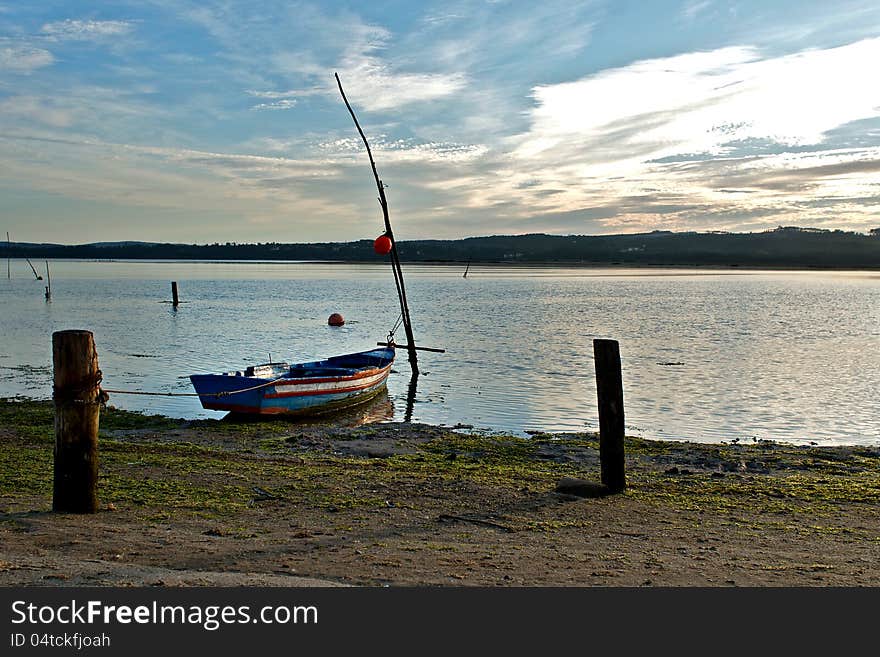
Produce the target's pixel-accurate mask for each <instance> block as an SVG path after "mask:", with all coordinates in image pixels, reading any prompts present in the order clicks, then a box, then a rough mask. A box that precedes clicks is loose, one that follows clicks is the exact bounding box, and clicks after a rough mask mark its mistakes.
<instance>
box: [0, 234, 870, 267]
mask: <svg viewBox="0 0 880 657" xmlns="http://www.w3.org/2000/svg"><path fill="white" fill-rule="evenodd" d="M397 247H398V252H399V253H400V257H401V260H403V261H405V262H426V263H427V262H437V263H444V262H445V263H451V262H460V263H465V262H473V263H479V262H482V263H514V264H539V263H550V264H552V263H558V264H566V265H629V266H672V265H680V266H733V267H736V266H740V267H788V268H790V267H818V268H880V229H874V230H872V231H871V232H870V233H869V234H867V235H865V234H862V233H854V232H847V231H840V230H835V231H828V230H820V229H813V228H791V227H788V228H786V227H781V228H777V229H775V230H770V231H766V232H760V233H724V232H713V233H694V232H684V233H673V232H669V231H654V232H651V233H639V234H627V235H544V234H532V235H494V236H491V237H468V238H465V239H459V240H410V241H404V242H399V243H398V245H397ZM10 256H11V257H28V258H86V259H94V258H100V259H108V258H111V259H149V260H160V259H173V260H319V261H344V262H381V261H382V260H384V257H382V256H377V255H376V254H375V253H374V252H373V244H372V241H371V240H359V241H356V242H324V243H316V244H282V243H275V242H268V243H260V244H236V243H231V242H228V243H225V244H219V243H215V244H201V245H200V244H161V243H155V242H100V243H96V244H80V245H61V244H16V243H13V244H12V246H11V247H8V246H7V245H6V244H0V257H10Z"/></svg>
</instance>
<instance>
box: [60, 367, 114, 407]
mask: <svg viewBox="0 0 880 657" xmlns="http://www.w3.org/2000/svg"><path fill="white" fill-rule="evenodd" d="M102 380H103V374H102V372H101V370H97V371H95V372H94V373H93V374H92V375H90V376H86V377H84V378H82V379H80V381H78V382H77V383H76V384H75V385H73V384H67V385H63V386H58V385H53V386H52V399H53V400H54V401H55V402H57V403H59V404H66V403H74V404H103V403H104V402H105V401H107V399H109V397H108V396H107V393H106V392H105V391H104V390H102V389H101V381H102ZM96 389H97V394H96V395H95V399H93V400H89V399H82V397H83V395H87V394H89V393H91V392H93V391H94V390H96Z"/></svg>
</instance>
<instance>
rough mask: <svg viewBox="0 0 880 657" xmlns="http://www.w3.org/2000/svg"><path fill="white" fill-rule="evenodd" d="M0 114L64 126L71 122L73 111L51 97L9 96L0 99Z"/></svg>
mask: <svg viewBox="0 0 880 657" xmlns="http://www.w3.org/2000/svg"><path fill="white" fill-rule="evenodd" d="M0 116H3V117H6V118H7V120H8V119H9V118H18V119H22V118H23V119H27V120H28V121H34V122H37V123H42V124H44V125H48V126H52V127H54V128H66V127H67V126H69V125H71V124H72V123H73V118H74V117H73V113H72V112H71V111H70V110H69V109H68V108H67V107H65V106H64V104H63V103H60V102H58V101H56V100H53V99H47V98H40V97H38V96H29V95H28V96H10V97H9V98H4V99H3V100H2V101H0Z"/></svg>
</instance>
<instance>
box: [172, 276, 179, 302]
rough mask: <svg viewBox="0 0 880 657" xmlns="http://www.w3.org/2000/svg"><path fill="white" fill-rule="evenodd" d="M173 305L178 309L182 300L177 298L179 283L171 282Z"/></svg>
mask: <svg viewBox="0 0 880 657" xmlns="http://www.w3.org/2000/svg"><path fill="white" fill-rule="evenodd" d="M171 299H172V301H171V303H172V305H173V306H174V307H175V308H177V306H179V305H180V299H178V298H177V281H171Z"/></svg>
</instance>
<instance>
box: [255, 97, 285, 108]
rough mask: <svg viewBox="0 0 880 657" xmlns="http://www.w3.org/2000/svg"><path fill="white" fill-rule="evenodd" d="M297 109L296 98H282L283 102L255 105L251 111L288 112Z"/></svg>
mask: <svg viewBox="0 0 880 657" xmlns="http://www.w3.org/2000/svg"><path fill="white" fill-rule="evenodd" d="M294 107H296V98H282V99H281V100H276V101H273V102H271V103H259V104H258V105H253V106H252V107H251V109H253V110H286V109H293V108H294Z"/></svg>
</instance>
